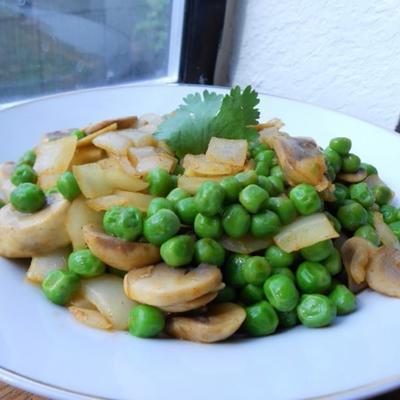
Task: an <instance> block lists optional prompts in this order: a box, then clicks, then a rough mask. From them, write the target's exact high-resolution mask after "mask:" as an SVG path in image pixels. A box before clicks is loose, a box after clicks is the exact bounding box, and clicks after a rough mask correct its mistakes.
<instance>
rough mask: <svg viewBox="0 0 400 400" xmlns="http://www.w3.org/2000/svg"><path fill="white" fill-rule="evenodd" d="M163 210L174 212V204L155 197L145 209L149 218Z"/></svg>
mask: <svg viewBox="0 0 400 400" xmlns="http://www.w3.org/2000/svg"><path fill="white" fill-rule="evenodd" d="M164 209H165V210H171V211H174V204H173V203H172V201H171V200H168V199H166V198H165V197H156V198H154V199H153V200H152V201H151V202H150V204H149V206H148V207H147V216H148V217H151V216H152V215H154V214H155V213H156V212H157V211H160V210H164Z"/></svg>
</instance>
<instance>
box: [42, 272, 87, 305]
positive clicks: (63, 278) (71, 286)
mask: <svg viewBox="0 0 400 400" xmlns="http://www.w3.org/2000/svg"><path fill="white" fill-rule="evenodd" d="M79 287H80V281H79V277H78V275H76V274H74V273H73V272H70V271H65V270H62V269H57V270H55V271H51V272H50V273H49V274H48V275H47V276H46V278H45V279H44V281H43V282H42V290H43V293H44V294H45V296H46V297H47V299H48V300H50V301H51V302H52V303H54V304H58V305H60V306H64V305H66V304H67V303H68V302H69V301H70V300H71V298H72V296H73V295H74V294H75V293H76V292H77V291H78V290H79Z"/></svg>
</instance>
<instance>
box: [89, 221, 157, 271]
mask: <svg viewBox="0 0 400 400" xmlns="http://www.w3.org/2000/svg"><path fill="white" fill-rule="evenodd" d="M83 236H84V238H85V242H86V244H87V245H88V247H89V249H90V250H91V252H92V253H93V254H94V255H95V256H97V257H98V258H100V260H102V261H104V262H105V263H106V264H107V265H109V266H111V267H114V268H117V269H120V270H122V271H130V270H131V269H133V268H141V267H145V266H146V265H152V264H154V263H156V262H158V261H160V260H161V257H160V249H159V248H158V247H157V246H154V245H152V244H150V243H141V242H128V241H126V240H122V239H118V238H115V237H113V236H110V235H107V234H106V233H104V232H103V230H101V229H100V228H99V227H97V226H95V225H85V226H84V227H83Z"/></svg>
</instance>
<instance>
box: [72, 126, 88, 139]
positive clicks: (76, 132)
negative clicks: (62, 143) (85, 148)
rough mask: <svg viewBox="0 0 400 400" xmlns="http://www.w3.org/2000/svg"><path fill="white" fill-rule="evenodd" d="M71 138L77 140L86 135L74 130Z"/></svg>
mask: <svg viewBox="0 0 400 400" xmlns="http://www.w3.org/2000/svg"><path fill="white" fill-rule="evenodd" d="M71 136H75V137H76V138H77V139H78V140H81V139H83V138H84V137H85V136H86V133H85V132H83V131H82V130H80V129H75V130H74V131H73V132H72V133H71Z"/></svg>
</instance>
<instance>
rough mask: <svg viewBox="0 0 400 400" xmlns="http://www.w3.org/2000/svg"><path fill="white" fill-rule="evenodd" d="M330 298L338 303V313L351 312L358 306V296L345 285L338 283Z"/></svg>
mask: <svg viewBox="0 0 400 400" xmlns="http://www.w3.org/2000/svg"><path fill="white" fill-rule="evenodd" d="M329 298H330V299H331V300H332V302H333V303H334V304H335V305H336V310H337V314H338V315H346V314H350V313H351V312H353V311H354V310H355V309H356V308H357V299H356V296H354V294H353V293H352V292H351V291H350V290H349V289H348V288H347V287H346V286H345V285H340V284H339V285H336V286H335V288H334V289H333V290H332V292H331V293H330V294H329Z"/></svg>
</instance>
